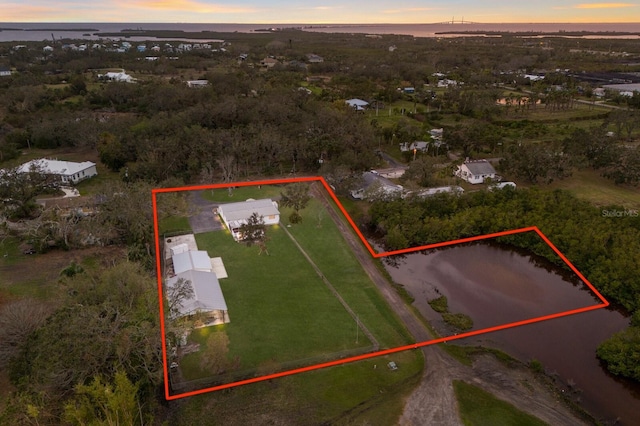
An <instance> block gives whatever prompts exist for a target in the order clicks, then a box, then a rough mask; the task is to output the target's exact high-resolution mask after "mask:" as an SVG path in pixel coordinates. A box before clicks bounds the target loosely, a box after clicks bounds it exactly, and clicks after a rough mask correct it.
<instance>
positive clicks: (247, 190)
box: [202, 185, 282, 203]
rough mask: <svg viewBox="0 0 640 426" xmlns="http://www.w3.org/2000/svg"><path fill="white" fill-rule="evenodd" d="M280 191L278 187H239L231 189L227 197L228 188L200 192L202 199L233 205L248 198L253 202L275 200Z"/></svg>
mask: <svg viewBox="0 0 640 426" xmlns="http://www.w3.org/2000/svg"><path fill="white" fill-rule="evenodd" d="M281 191H282V187H281V186H279V185H260V186H258V185H252V186H241V187H238V188H235V189H233V191H232V192H231V196H229V190H228V188H219V189H205V190H203V191H202V198H204V199H205V200H209V201H217V202H222V203H235V202H237V201H245V200H247V199H249V198H253V199H255V200H258V199H261V198H276V197H279V196H280V192H281Z"/></svg>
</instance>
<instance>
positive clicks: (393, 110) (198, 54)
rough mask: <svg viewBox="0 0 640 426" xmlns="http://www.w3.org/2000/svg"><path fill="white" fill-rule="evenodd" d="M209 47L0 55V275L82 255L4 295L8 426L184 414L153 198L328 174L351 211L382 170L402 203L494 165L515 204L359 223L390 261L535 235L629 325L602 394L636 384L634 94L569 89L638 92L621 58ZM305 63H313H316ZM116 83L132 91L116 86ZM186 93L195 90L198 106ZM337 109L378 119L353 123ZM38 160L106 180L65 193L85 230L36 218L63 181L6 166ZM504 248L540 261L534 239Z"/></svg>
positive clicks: (385, 213) (299, 38) (607, 47)
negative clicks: (578, 188)
mask: <svg viewBox="0 0 640 426" xmlns="http://www.w3.org/2000/svg"><path fill="white" fill-rule="evenodd" d="M219 37H220V38H222V39H224V40H225V42H224V43H221V44H220V45H217V44H216V46H215V48H213V49H212V48H208V49H192V50H181V51H178V50H176V46H177V45H178V42H177V41H171V40H169V42H170V43H169V44H170V45H172V46H173V47H171V50H168V49H169V48H168V47H166V46H165V42H164V41H163V42H162V43H160V42H158V41H149V42H146V43H145V44H146V45H148V46H149V47H151V46H152V45H153V46H154V47H155V46H156V45H157V46H158V51H157V53H153V54H151V53H150V52H149V51H148V50H147V52H146V53H143V52H141V51H138V50H136V49H130V50H127V51H120V52H116V51H114V50H113V49H111V48H109V43H110V42H107V41H106V40H105V41H101V42H100V43H96V44H94V45H93V46H91V43H89V46H85V49H78V48H77V47H78V46H79V45H81V44H82V43H84V42H83V41H80V40H63V41H58V42H57V43H53V50H52V51H44V50H43V48H44V47H45V46H47V45H49V44H52V43H50V42H37V43H36V42H29V43H26V45H25V47H20V48H16V46H14V45H15V44H16V43H0V68H3V67H6V68H8V69H9V70H10V71H11V75H9V76H0V167H1V168H2V174H0V219H1V224H0V243H1V244H2V248H3V250H5V251H6V252H7V256H6V257H7V259H2V262H6V263H2V264H0V265H2V267H3V268H7V270H8V268H12V267H15V265H18V264H20V262H25V261H24V260H17V261H14V260H11V259H12V257H11V256H13V254H16V253H17V256H20V255H22V253H23V252H26V253H30V252H31V250H33V251H35V252H36V253H38V256H39V255H40V254H45V253H46V254H47V255H48V254H52V253H53V254H55V253H56V252H61V251H65V250H68V251H65V252H64V253H75V251H87V253H88V254H87V255H86V257H85V258H83V260H81V261H78V262H75V261H73V262H66V264H65V265H64V267H63V268H59V269H61V270H52V271H51V273H50V276H49V277H47V282H46V285H48V286H50V287H51V288H52V289H53V292H52V293H53V295H52V293H46V297H42V294H40V293H37V291H34V292H33V293H32V294H29V293H26V294H25V293H20V292H19V291H16V290H11V288H12V287H11V285H12V284H11V283H9V282H8V281H7V282H5V281H3V280H2V278H0V285H1V286H2V288H1V289H0V290H2V291H0V340H2V341H3V342H5V343H4V344H3V345H2V346H0V369H1V370H2V371H3V372H6V379H5V378H3V380H4V381H5V382H6V383H7V386H10V389H11V391H10V392H9V393H8V394H7V396H6V398H5V400H4V401H3V403H2V405H0V423H2V424H40V425H43V424H60V423H63V424H112V423H113V421H114V420H113V419H114V418H116V419H119V420H117V421H119V422H120V424H154V423H155V424H160V423H161V422H162V421H164V420H167V419H175V418H177V417H179V414H176V413H180V410H181V407H182V405H179V404H166V401H164V398H163V397H161V396H160V393H161V389H162V365H161V360H162V357H161V351H160V331H159V318H158V315H157V312H158V306H157V304H158V300H157V296H156V295H155V284H154V273H155V269H154V263H155V253H154V250H155V245H154V244H153V237H154V235H153V233H154V230H153V227H152V223H153V217H152V209H151V197H150V193H151V189H152V188H157V187H176V186H180V185H184V184H199V183H213V182H234V181H245V180H253V179H258V178H263V177H282V176H298V175H318V174H320V175H323V176H325V177H326V178H327V179H328V180H329V181H330V182H331V184H332V185H334V187H335V188H336V191H337V192H338V193H339V194H341V195H346V194H349V191H350V190H351V189H354V186H357V185H358V184H359V183H361V176H362V172H363V171H367V170H370V169H372V168H378V167H383V168H384V167H388V166H389V165H388V164H387V163H385V161H383V159H382V157H383V155H382V154H385V155H388V156H390V157H392V158H393V159H394V160H395V161H396V162H397V163H401V164H402V165H403V167H404V168H406V173H405V176H403V177H402V178H400V180H399V181H398V182H401V183H402V184H403V185H404V186H405V187H406V188H409V189H420V188H424V187H429V186H436V185H450V184H454V183H455V184H463V183H461V182H460V181H459V180H456V178H454V177H453V176H452V171H453V170H454V169H455V167H456V165H459V164H460V163H461V162H462V161H463V160H464V158H466V157H470V158H490V159H494V160H497V161H496V166H497V168H498V171H499V172H500V173H501V174H502V175H503V176H504V177H505V178H506V179H510V180H513V181H515V182H517V183H518V189H517V190H511V189H508V188H507V189H504V190H500V191H487V190H486V188H487V186H486V185H484V186H482V187H481V189H480V190H477V188H471V187H470V186H469V185H467V186H465V189H467V192H465V194H464V195H447V194H438V195H436V196H433V197H427V198H421V197H416V196H413V197H412V196H409V197H406V198H395V199H385V200H377V201H373V202H372V203H367V202H361V204H360V205H357V206H355V207H354V213H355V216H356V217H359V221H360V225H362V226H363V229H364V230H366V232H368V233H369V234H370V235H372V236H374V237H375V238H378V239H379V240H380V241H381V242H382V243H383V244H384V245H385V246H386V248H388V249H399V248H405V247H411V246H415V245H422V244H427V243H430V242H438V241H445V240H450V239H457V238H461V237H467V236H475V235H479V234H485V233H491V232H497V231H502V230H505V229H514V228H519V227H525V226H531V225H535V226H537V227H539V228H540V229H541V230H542V232H544V233H545V234H546V235H547V236H548V237H549V238H550V239H551V240H552V241H554V243H555V244H556V245H557V246H558V248H559V249H560V250H561V251H562V252H563V253H564V254H565V255H566V256H567V257H568V258H569V259H571V261H572V262H573V263H574V265H575V266H576V267H577V268H578V269H579V270H580V271H582V272H583V273H584V275H585V276H586V277H588V278H589V280H590V281H591V282H593V283H594V285H596V286H597V287H598V289H599V290H600V291H601V292H602V293H603V294H604V295H605V296H606V297H607V298H609V299H610V300H611V301H613V302H614V303H615V304H617V305H619V306H621V307H623V308H624V309H625V310H626V311H628V312H629V313H631V314H632V325H631V327H630V328H629V329H628V330H626V331H624V332H622V333H620V334H618V335H615V336H613V337H612V338H611V339H610V340H608V341H607V342H605V343H604V344H603V345H602V346H601V347H600V348H599V350H598V356H599V357H600V358H601V359H602V360H603V361H604V362H605V363H606V364H607V366H608V368H609V369H610V370H611V371H612V372H614V373H615V374H620V375H624V376H627V377H631V378H634V379H635V380H640V371H639V370H638V365H640V362H639V361H638V357H639V355H638V354H639V353H640V218H639V217H638V215H637V210H634V209H637V206H638V205H640V203H639V202H638V195H637V194H638V183H639V182H640V148H639V146H638V143H637V140H638V135H639V132H640V127H638V123H639V122H640V121H639V120H638V117H639V115H638V114H639V113H638V110H637V108H638V107H640V94H639V93H638V92H635V93H633V94H632V95H631V96H622V95H619V94H617V93H613V92H607V93H606V96H605V97H603V98H598V99H596V95H595V92H594V91H595V89H596V88H597V87H598V86H599V83H593V82H590V81H587V80H586V79H580V78H579V77H580V75H581V74H587V73H596V72H597V73H609V74H611V75H612V76H613V77H612V78H618V77H619V75H620V74H624V75H626V76H633V75H634V73H637V72H639V71H640V66H639V65H637V64H638V58H640V51H638V49H637V47H636V46H635V45H634V44H632V43H631V42H630V41H628V40H627V41H625V40H597V39H596V40H588V41H587V40H581V43H582V44H578V43H576V41H575V40H572V39H569V38H562V37H549V38H544V39H535V41H532V40H529V39H526V38H520V37H512V36H509V35H503V36H502V37H496V38H486V37H465V38H443V39H438V38H433V39H428V38H424V39H420V38H413V37H410V36H401V35H385V36H384V37H366V36H365V35H357V34H356V35H348V34H317V33H304V32H302V31H293V30H292V31H282V32H278V33H273V34H239V33H233V34H219ZM587 44H589V46H588V48H587V47H586V45H587ZM74 46H75V48H74ZM623 51H624V52H629V53H627V54H626V55H618V54H616V52H623ZM154 52H156V51H154ZM593 52H596V53H593ZM311 53H313V54H314V55H319V56H321V57H322V58H323V60H322V61H321V62H317V61H314V62H312V63H311V62H310V61H309V60H308V58H309V56H308V55H309V54H311ZM151 55H153V56H151ZM149 58H152V59H149ZM153 58H155V59H153ZM265 58H269V59H272V60H274V61H275V62H276V63H275V65H273V66H271V65H269V66H267V65H264V64H265V63H267V62H265V61H264V59H265ZM269 63H271V64H273V62H269ZM107 72H122V73H125V72H126V73H129V74H131V76H133V79H134V82H118V81H109V80H108V79H106V78H105V74H106V73H107ZM526 75H544V77H545V78H544V79H543V80H538V81H532V80H531V79H530V78H527V77H526ZM629 78H633V77H629ZM190 80H206V81H207V85H206V87H200V88H193V87H189V86H188V85H187V84H186V82H187V81H190ZM445 80H446V81H449V82H454V83H455V84H454V83H446V82H445V83H444V84H443V83H442V82H443V81H445ZM408 88H412V89H413V91H411V90H406V89H408ZM350 98H361V99H363V100H366V101H367V102H369V104H370V105H376V107H375V108H373V107H372V108H370V109H369V110H367V111H364V112H361V111H356V110H354V109H353V108H350V107H348V106H347V105H346V103H345V100H347V99H350ZM433 128H442V129H443V140H442V141H443V144H442V145H441V148H440V145H438V150H431V151H429V152H426V153H419V154H418V155H416V152H413V153H410V152H409V153H407V152H404V153H403V152H401V151H400V148H399V145H400V144H401V143H411V142H413V141H421V140H430V139H429V138H430V136H429V131H430V130H431V129H433ZM44 156H48V157H60V158H69V159H83V160H84V159H89V160H92V161H95V162H96V163H98V167H99V172H100V175H99V178H98V177H96V178H93V182H92V180H88V181H86V182H82V183H80V184H79V185H78V189H79V190H80V193H81V194H82V197H80V198H81V204H80V205H79V206H80V207H82V208H84V209H85V210H87V211H90V213H82V214H81V213H78V212H79V210H72V212H71V213H69V211H70V210H69V209H67V208H66V207H64V206H62V207H61V206H60V205H55V206H53V207H51V206H49V205H47V203H44V202H37V200H38V199H39V198H50V197H55V196H57V195H60V192H59V191H60V184H59V182H53V181H51V180H50V179H49V178H47V177H46V176H43V174H42V173H38V170H32V171H31V173H19V172H18V170H17V167H18V166H19V165H20V164H22V163H23V162H24V161H26V160H30V159H33V158H38V157H44ZM576 173H582V174H581V176H589V177H590V178H591V179H592V180H597V179H600V178H602V179H603V182H604V183H601V181H600V180H597V182H598V184H599V185H601V186H604V187H605V188H606V189H607V190H609V191H613V192H614V193H618V192H615V191H621V193H623V194H632V195H631V196H630V197H629V198H628V199H627V200H623V201H628V200H631V201H628V202H627V203H626V204H624V205H621V204H616V202H617V201H618V200H617V199H616V200H613V202H612V200H611V199H608V198H606V199H589V200H585V199H584V197H580V195H582V194H581V193H579V194H578V195H575V194H572V193H571V192H569V191H566V190H562V189H558V188H557V187H552V186H550V185H552V184H558V182H562V181H564V182H567V181H569V180H570V179H571V176H572V175H574V174H576ZM469 189H471V190H469ZM589 195H590V194H589ZM186 208H187V207H186V202H185V199H184V198H183V197H182V196H180V195H179V194H176V195H173V196H167V197H163V201H162V203H161V204H160V205H159V216H160V218H161V219H162V218H168V217H175V216H181V215H182V216H185V215H186V214H187V213H186ZM82 212H84V210H82ZM605 212H626V213H625V214H624V215H622V216H619V215H609V214H608V213H605ZM633 212H635V214H632V213H633ZM614 216H615V217H614ZM501 240H502V241H503V242H505V243H507V244H512V245H514V246H518V247H522V248H526V249H527V250H530V251H531V252H533V253H536V254H540V255H543V256H548V257H550V258H553V256H551V253H550V252H549V250H548V247H547V246H546V245H545V244H544V243H543V242H542V241H540V240H539V239H537V238H532V237H529V236H511V237H503V238H501ZM27 246H28V247H29V248H28V249H27V250H24V249H23V248H21V247H27ZM106 249H111V250H113V251H108V252H106V253H107V254H105V253H103V252H102V251H101V250H106ZM91 250H95V251H93V252H92V251H91ZM10 254H11V256H10ZM22 259H24V257H23V258H22ZM10 262H15V263H10ZM13 288H15V287H13ZM38 291H39V290H38ZM39 294H40V296H38V295H39ZM167 421H169V420H167ZM109 422H111V423H109Z"/></svg>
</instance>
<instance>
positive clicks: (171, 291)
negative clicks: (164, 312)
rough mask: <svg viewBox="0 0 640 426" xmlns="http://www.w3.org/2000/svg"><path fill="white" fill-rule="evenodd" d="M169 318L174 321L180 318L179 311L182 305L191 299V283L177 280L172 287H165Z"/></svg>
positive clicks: (182, 279) (192, 293) (181, 279)
mask: <svg viewBox="0 0 640 426" xmlns="http://www.w3.org/2000/svg"><path fill="white" fill-rule="evenodd" d="M166 294H167V301H168V304H169V305H168V308H169V309H168V312H169V318H171V319H175V318H178V317H179V316H180V309H181V308H182V307H183V303H184V302H185V301H186V300H188V299H191V298H193V295H194V292H193V285H192V284H191V281H189V280H185V279H184V278H179V279H178V280H177V281H176V283H175V284H173V285H172V286H169V285H167V286H166Z"/></svg>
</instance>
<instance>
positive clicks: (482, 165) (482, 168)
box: [462, 160, 496, 175]
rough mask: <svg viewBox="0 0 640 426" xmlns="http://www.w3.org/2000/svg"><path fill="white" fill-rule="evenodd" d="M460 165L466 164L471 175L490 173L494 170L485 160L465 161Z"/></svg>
mask: <svg viewBox="0 0 640 426" xmlns="http://www.w3.org/2000/svg"><path fill="white" fill-rule="evenodd" d="M462 165H464V166H467V169H469V171H470V172H471V173H472V174H473V175H491V174H495V172H496V169H494V168H493V166H492V165H491V163H489V162H488V161H487V160H477V161H465V162H464V163H462Z"/></svg>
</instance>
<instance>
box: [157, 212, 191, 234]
mask: <svg viewBox="0 0 640 426" xmlns="http://www.w3.org/2000/svg"><path fill="white" fill-rule="evenodd" d="M178 231H180V232H191V225H189V218H188V217H184V216H169V217H167V218H165V219H162V220H161V221H160V223H159V225H158V232H159V234H160V235H164V234H166V233H171V232H178Z"/></svg>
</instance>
